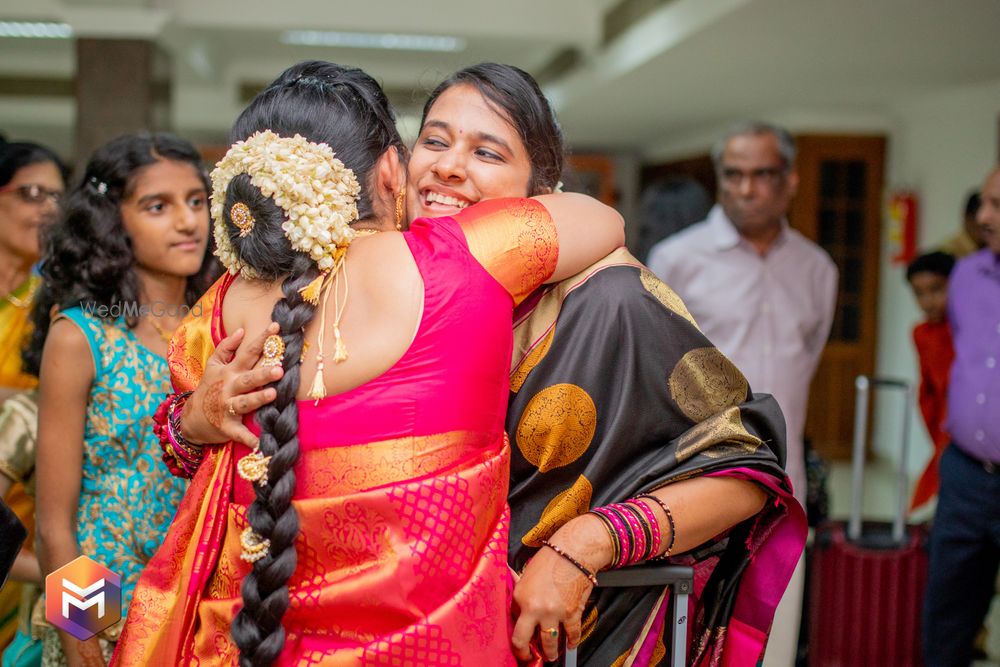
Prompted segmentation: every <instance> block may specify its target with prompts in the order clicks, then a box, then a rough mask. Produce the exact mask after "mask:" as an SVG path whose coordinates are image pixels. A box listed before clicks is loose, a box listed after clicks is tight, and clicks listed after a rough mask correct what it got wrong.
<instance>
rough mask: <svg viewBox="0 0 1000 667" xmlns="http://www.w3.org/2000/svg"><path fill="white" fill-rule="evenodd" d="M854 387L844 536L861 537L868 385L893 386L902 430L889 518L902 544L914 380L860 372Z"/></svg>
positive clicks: (896, 537)
mask: <svg viewBox="0 0 1000 667" xmlns="http://www.w3.org/2000/svg"><path fill="white" fill-rule="evenodd" d="M854 386H855V388H856V389H857V395H856V397H855V404H854V451H853V453H852V461H851V467H852V473H851V491H852V494H851V516H850V519H849V520H848V523H847V537H848V539H850V540H852V541H857V540H859V539H861V505H862V502H863V500H864V488H865V485H864V477H865V444H866V441H867V440H868V404H869V395H870V393H871V387H875V388H876V389H893V390H897V391H902V392H903V394H904V396H903V429H902V442H901V443H900V453H899V471H898V473H897V478H896V516H895V517H893V521H892V538H893V540H894V541H895V542H896V543H897V544H902V543H903V542H904V539H905V531H906V523H905V522H906V505H907V503H906V499H907V490H908V489H909V483H908V480H907V475H906V462H907V458H908V455H909V451H910V421H911V417H912V412H913V402H914V400H915V397H914V393H913V383H911V382H908V381H907V380H900V379H897V378H886V377H870V376H867V375H859V376H858V377H857V378H856V379H855V380H854Z"/></svg>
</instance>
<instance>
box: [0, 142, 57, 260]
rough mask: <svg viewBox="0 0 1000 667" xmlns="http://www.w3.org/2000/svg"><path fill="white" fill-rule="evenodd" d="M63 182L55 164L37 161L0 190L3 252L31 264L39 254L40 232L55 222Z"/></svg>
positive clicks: (23, 168)
mask: <svg viewBox="0 0 1000 667" xmlns="http://www.w3.org/2000/svg"><path fill="white" fill-rule="evenodd" d="M63 189H64V188H63V179H62V174H60V173H59V168H58V167H56V165H55V164H53V163H52V162H36V163H35V164H29V165H25V166H24V167H21V168H20V169H18V170H17V172H16V173H15V174H14V177H13V178H12V179H11V180H10V182H9V183H8V184H7V185H5V186H4V187H3V188H2V191H0V250H2V251H3V254H4V255H8V256H10V257H11V259H13V260H14V261H16V262H19V263H21V264H26V265H30V264H32V263H34V262H35V261H36V260H37V259H38V255H39V253H40V240H39V232H40V231H41V229H42V227H44V226H45V225H48V224H49V223H51V222H53V221H54V220H55V219H56V216H57V215H58V213H59V204H58V203H57V198H58V197H59V196H61V195H62V194H63Z"/></svg>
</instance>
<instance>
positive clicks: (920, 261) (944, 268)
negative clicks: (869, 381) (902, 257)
mask: <svg viewBox="0 0 1000 667" xmlns="http://www.w3.org/2000/svg"><path fill="white" fill-rule="evenodd" d="M954 266H955V258H954V257H953V256H951V255H949V254H947V253H943V252H931V253H928V254H926V255H921V256H920V257H917V258H916V259H915V260H913V262H912V263H911V264H910V265H909V266H908V267H907V269H906V280H907V281H908V282H909V283H910V287H911V288H913V295H914V296H915V297H916V299H917V304H918V305H919V306H920V310H922V311H923V313H924V316H925V318H926V319H925V320H924V321H923V322H921V323H920V324H918V325H917V326H915V327H914V328H913V344H914V346H916V348H917V357H918V358H919V361H920V391H919V402H920V412H921V414H922V415H923V417H924V423H925V424H926V425H927V432H928V433H929V434H930V437H931V442H932V443H933V445H934V454H933V455H932V456H931V460H930V461H929V462H928V463H927V467H926V468H925V469H924V472H923V473H922V474H921V475H920V479H919V480H918V481H917V485H916V487H915V488H914V490H913V499H912V501H911V502H910V510H911V511H913V510H916V509H917V508H920V507H922V506H924V505H926V504H927V503H928V501H930V500H931V499H933V498H934V497H935V496H937V491H938V484H939V478H938V461H939V460H940V458H941V452H943V451H944V448H945V446H946V445H947V444H948V442H949V436H948V434H947V433H946V432H945V430H944V421H945V416H946V414H947V409H948V375H949V372H950V370H951V362H952V361H953V360H954V359H955V350H954V348H953V347H952V342H951V327H950V326H949V324H948V317H947V306H948V278H949V276H950V275H951V270H952V268H954Z"/></svg>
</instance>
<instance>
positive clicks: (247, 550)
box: [240, 528, 271, 563]
mask: <svg viewBox="0 0 1000 667" xmlns="http://www.w3.org/2000/svg"><path fill="white" fill-rule="evenodd" d="M240 546H241V547H242V550H241V552H240V558H242V559H243V560H245V561H246V562H248V563H256V562H257V561H259V560H260V559H261V558H263V557H264V556H266V555H267V551H268V549H270V548H271V540H264V539H261V537H260V535H258V534H257V533H256V532H254V529H253V528H247V529H246V530H244V531H243V532H242V533H241V534H240Z"/></svg>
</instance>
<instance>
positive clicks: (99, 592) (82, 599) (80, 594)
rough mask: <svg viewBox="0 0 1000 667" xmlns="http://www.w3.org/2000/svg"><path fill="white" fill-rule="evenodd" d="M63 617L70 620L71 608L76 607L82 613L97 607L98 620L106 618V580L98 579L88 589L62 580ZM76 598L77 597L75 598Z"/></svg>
mask: <svg viewBox="0 0 1000 667" xmlns="http://www.w3.org/2000/svg"><path fill="white" fill-rule="evenodd" d="M62 585H63V594H62V615H63V618H69V608H70V606H71V605H72V606H74V607H76V608H77V609H79V610H81V611H86V610H87V609H90V608H91V607H93V606H94V605H95V604H96V605H97V618H104V580H103V579H98V580H97V581H95V582H94V583H93V584H91V585H90V586H87V587H86V588H80V587H79V586H76V585H74V584H73V582H72V581H70V580H68V579H63V580H62ZM74 596H76V597H74Z"/></svg>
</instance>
